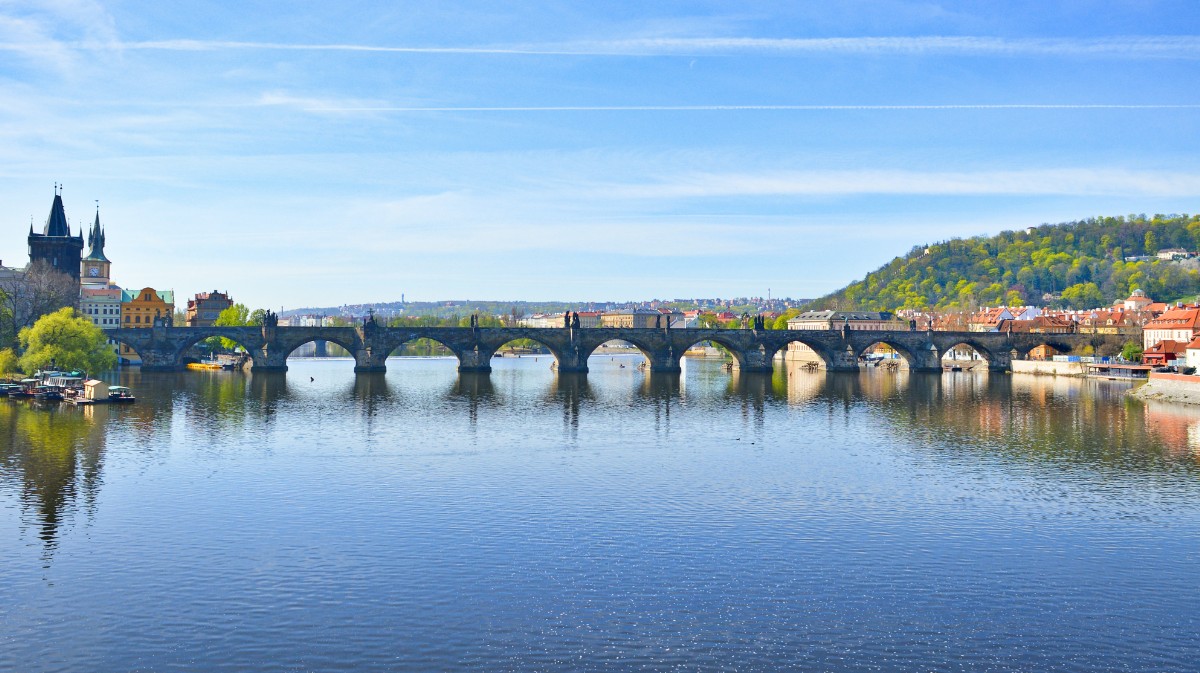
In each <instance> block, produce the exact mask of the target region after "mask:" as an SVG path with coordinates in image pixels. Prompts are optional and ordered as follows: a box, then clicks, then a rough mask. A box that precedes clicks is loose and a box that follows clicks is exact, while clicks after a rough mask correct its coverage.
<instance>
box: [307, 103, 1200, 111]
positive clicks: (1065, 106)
mask: <svg viewBox="0 0 1200 673" xmlns="http://www.w3.org/2000/svg"><path fill="white" fill-rule="evenodd" d="M304 109H305V110H306V111H309V112H738V111H743V110H744V111H760V110H761V111H768V112H769V111H773V110H781V111H819V110H1196V109H1200V104H1191V103H1184V104H1165V103H1164V104H1158V103H1144V104H1129V105H1125V104H1105V103H1098V104H1071V103H1062V104H1059V103H1011V104H986V103H984V104H963V105H538V106H394V107H393V106H378V107H307V108H304Z"/></svg>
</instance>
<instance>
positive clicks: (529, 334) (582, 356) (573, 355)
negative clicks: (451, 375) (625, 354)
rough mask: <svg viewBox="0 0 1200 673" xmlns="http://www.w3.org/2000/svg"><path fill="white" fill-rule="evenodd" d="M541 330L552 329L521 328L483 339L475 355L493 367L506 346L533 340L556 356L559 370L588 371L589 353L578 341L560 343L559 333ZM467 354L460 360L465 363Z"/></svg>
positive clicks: (555, 360) (555, 363) (535, 355)
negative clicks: (500, 335)
mask: <svg viewBox="0 0 1200 673" xmlns="http://www.w3.org/2000/svg"><path fill="white" fill-rule="evenodd" d="M540 331H546V332H549V331H551V330H539V329H532V328H531V329H527V330H521V331H519V332H514V333H510V334H507V335H505V336H504V337H502V338H500V339H496V338H493V339H491V340H490V341H486V342H485V341H483V340H480V341H479V342H478V343H477V344H476V345H475V347H474V355H475V357H477V358H479V359H480V360H481V361H483V362H488V363H489V366H488V368H489V369H491V366H490V363H491V361H492V358H494V357H496V356H497V354H499V353H500V352H501V351H502V349H503V348H504V347H505V346H507V345H509V344H512V343H516V342H519V341H529V342H533V343H535V344H537V345H538V346H540V347H541V348H544V349H546V351H547V352H548V353H549V354H550V357H552V358H554V365H553V366H554V369H556V370H557V371H560V372H577V371H579V372H586V371H587V353H585V352H583V349H582V348H581V346H580V345H579V344H578V343H575V344H563V343H559V340H558V339H555V338H554V336H557V335H555V334H545V335H541V334H538V332H540ZM572 345H573V346H574V349H573V350H572V349H571V346H572ZM467 355H468V354H467V353H463V354H461V355H460V356H459V360H460V361H464V364H465V360H466V359H468V358H467V357H466V356H467ZM530 355H532V356H533V357H535V358H536V357H540V356H542V355H544V354H543V353H531V354H530ZM517 357H521V355H519V354H518V355H517Z"/></svg>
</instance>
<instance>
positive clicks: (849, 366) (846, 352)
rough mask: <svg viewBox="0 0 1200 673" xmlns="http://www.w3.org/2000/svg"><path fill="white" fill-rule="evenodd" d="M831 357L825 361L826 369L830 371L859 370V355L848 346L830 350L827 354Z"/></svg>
mask: <svg viewBox="0 0 1200 673" xmlns="http://www.w3.org/2000/svg"><path fill="white" fill-rule="evenodd" d="M827 357H828V358H829V359H828V360H826V361H825V371H830V372H857V371H858V356H857V355H855V354H854V351H853V350H851V349H848V348H843V349H837V350H833V351H832V352H830V353H829V354H828V356H827Z"/></svg>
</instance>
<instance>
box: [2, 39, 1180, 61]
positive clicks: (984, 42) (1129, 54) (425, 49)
mask: <svg viewBox="0 0 1200 673" xmlns="http://www.w3.org/2000/svg"><path fill="white" fill-rule="evenodd" d="M64 47H67V48H74V49H83V50H93V51H120V50H139V51H141V50H145V51H220V50H242V51H246V50H258V51H326V52H360V53H384V54H386V53H395V54H431V55H437V54H447V55H452V54H466V55H470V54H476V55H529V56H616V57H620V56H630V57H636V56H669V55H699V54H746V53H760V54H777V55H780V54H844V55H872V54H912V55H922V54H993V55H1000V56H1027V55H1060V56H1118V57H1126V58H1163V59H1195V58H1200V36H1195V35H1143V36H1128V35H1127V36H1113V37H1106V38H1086V39H1072V38H1002V37H990V36H979V35H966V36H947V35H917V36H911V37H825V38H756V37H692V38H635V39H613V40H582V41H572V42H546V43H535V44H510V45H463V46H414V45H407V46H405V45H394V46H393V45H370V44H344V43H324V44H322V43H284V42H249V41H237V40H195V39H177V40H142V41H127V42H126V41H121V40H110V41H82V42H52V41H46V42H27V43H20V42H17V43H4V44H0V51H22V52H37V51H44V50H48V49H51V48H53V49H61V48H64Z"/></svg>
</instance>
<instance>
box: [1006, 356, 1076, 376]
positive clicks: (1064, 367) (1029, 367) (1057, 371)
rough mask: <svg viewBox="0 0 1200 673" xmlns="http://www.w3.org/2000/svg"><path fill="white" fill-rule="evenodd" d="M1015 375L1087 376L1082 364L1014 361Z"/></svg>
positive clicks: (1013, 369)
mask: <svg viewBox="0 0 1200 673" xmlns="http://www.w3.org/2000/svg"><path fill="white" fill-rule="evenodd" d="M1012 371H1013V373H1014V374H1034V375H1036V376H1086V375H1087V370H1085V369H1084V367H1083V363H1082V362H1054V361H1053V360H1013V361H1012Z"/></svg>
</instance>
